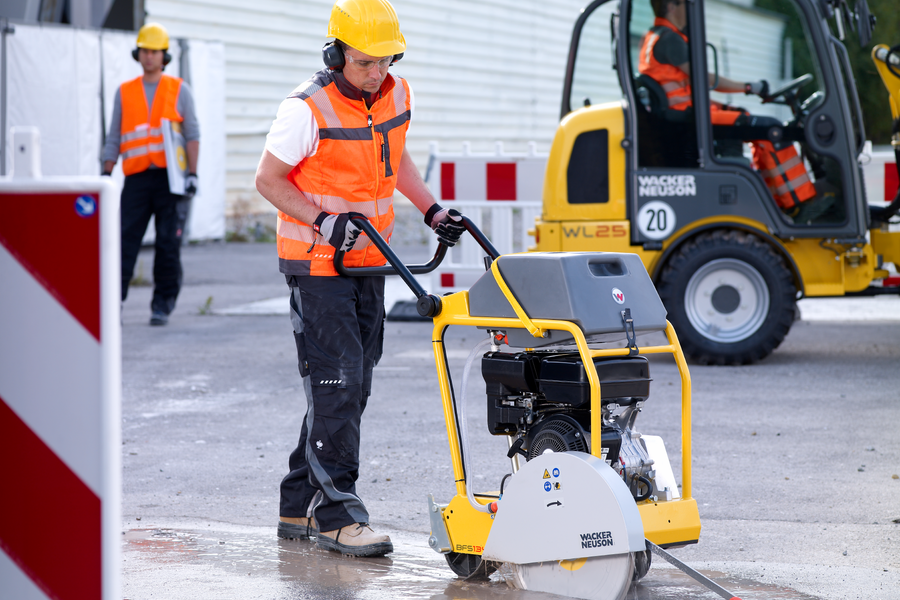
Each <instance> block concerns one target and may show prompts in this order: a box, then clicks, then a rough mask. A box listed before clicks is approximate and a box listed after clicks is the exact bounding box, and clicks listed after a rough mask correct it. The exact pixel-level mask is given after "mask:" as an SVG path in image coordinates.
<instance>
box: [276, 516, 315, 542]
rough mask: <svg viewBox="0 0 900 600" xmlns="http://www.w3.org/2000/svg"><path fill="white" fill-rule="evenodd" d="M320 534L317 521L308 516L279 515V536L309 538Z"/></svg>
mask: <svg viewBox="0 0 900 600" xmlns="http://www.w3.org/2000/svg"><path fill="white" fill-rule="evenodd" d="M317 535H319V530H318V529H316V522H315V521H314V520H313V519H312V518H309V519H307V518H306V517H279V519H278V537H280V538H284V539H286V540H308V539H309V538H311V537H316V536H317Z"/></svg>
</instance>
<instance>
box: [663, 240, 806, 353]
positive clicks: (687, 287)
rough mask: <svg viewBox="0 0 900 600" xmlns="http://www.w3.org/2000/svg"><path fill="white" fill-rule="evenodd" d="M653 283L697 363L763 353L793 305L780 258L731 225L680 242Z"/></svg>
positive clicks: (785, 327) (789, 318) (783, 330)
mask: <svg viewBox="0 0 900 600" xmlns="http://www.w3.org/2000/svg"><path fill="white" fill-rule="evenodd" d="M657 289H658V290H659V295H660V298H662V301H663V303H664V304H665V306H666V310H667V311H668V313H669V317H668V318H669V321H670V322H671V323H672V326H673V327H674V328H675V333H676V334H677V335H678V339H679V341H680V342H681V346H682V348H683V349H684V352H685V354H686V355H687V356H688V357H689V358H691V359H692V360H694V361H695V362H697V363H700V364H704V365H708V364H714V365H741V364H748V363H753V362H756V361H758V360H761V359H762V358H765V357H766V356H768V355H769V354H770V353H771V352H772V351H773V350H774V349H775V348H777V347H778V345H779V344H781V342H782V341H783V340H784V337H785V336H786V335H787V332H788V331H789V330H790V328H791V325H792V324H793V321H794V313H795V311H796V306H797V301H796V293H797V290H796V287H795V286H794V279H793V277H792V275H791V271H790V270H789V269H788V267H787V265H786V264H785V261H784V259H783V258H782V257H781V256H780V255H779V254H778V253H777V252H775V250H774V249H773V248H772V247H771V246H770V245H769V244H767V243H765V242H764V241H762V240H761V239H760V238H759V237H757V236H755V235H753V234H751V233H747V232H744V231H737V230H724V229H719V230H714V231H709V232H704V233H701V234H700V235H698V236H697V237H695V238H693V239H691V240H688V241H687V242H685V243H684V244H683V245H682V246H681V247H680V248H679V249H678V250H676V251H675V253H674V254H673V255H672V257H671V258H670V259H669V260H668V261H667V263H666V265H665V267H663V270H662V272H661V274H660V276H659V281H658V284H657Z"/></svg>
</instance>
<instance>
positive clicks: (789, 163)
mask: <svg viewBox="0 0 900 600" xmlns="http://www.w3.org/2000/svg"><path fill="white" fill-rule="evenodd" d="M752 152H753V164H754V166H755V167H756V169H757V171H759V174H760V175H762V177H763V180H765V182H766V186H767V187H768V188H769V191H770V192H771V193H772V196H773V197H774V198H775V202H776V203H778V206H780V207H781V208H793V207H795V206H797V205H798V204H800V203H801V202H805V201H806V200H809V199H810V198H812V197H814V196H815V195H816V188H815V186H814V185H813V184H812V181H810V178H809V174H808V173H807V172H806V166H805V165H804V164H803V159H801V158H800V156H799V155H798V154H797V150H796V149H795V148H794V145H793V144H789V145H787V146H785V147H784V148H782V149H781V150H775V146H773V145H772V143H771V142H769V141H765V140H759V141H755V142H753V143H752Z"/></svg>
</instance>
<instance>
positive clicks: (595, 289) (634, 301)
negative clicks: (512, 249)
mask: <svg viewBox="0 0 900 600" xmlns="http://www.w3.org/2000/svg"><path fill="white" fill-rule="evenodd" d="M497 261H498V262H497V267H498V268H499V269H500V274H501V275H502V276H503V280H504V281H505V282H506V285H507V286H508V287H509V289H510V290H511V291H512V293H513V295H514V296H515V298H516V300H517V301H518V302H519V304H520V305H521V306H522V308H523V309H524V310H525V313H526V314H527V315H528V316H529V317H530V318H532V319H556V320H563V321H572V322H574V323H576V324H577V325H578V326H579V327H580V328H581V330H582V331H583V332H584V335H585V337H586V338H588V340H589V341H593V342H609V341H616V340H624V339H625V328H624V325H623V323H622V311H624V310H625V309H626V308H627V309H630V310H631V316H632V319H634V330H635V333H636V334H642V333H651V332H654V331H664V330H665V328H666V309H665V307H664V306H663V303H662V301H661V300H660V299H659V294H657V293H656V288H655V287H654V286H653V282H652V281H651V280H650V276H649V275H648V274H647V270H646V269H645V268H644V264H643V263H642V262H641V259H640V258H639V257H638V256H637V255H636V254H625V253H619V252H529V253H523V254H508V255H505V256H501V257H500V258H498V259H497ZM469 314H470V315H472V316H473V317H505V318H516V313H515V311H514V310H513V308H512V306H511V305H510V303H509V302H508V301H507V300H506V297H505V296H504V295H503V292H502V291H501V290H500V287H499V286H498V285H497V282H496V280H495V279H494V275H493V273H491V272H490V271H487V272H485V274H484V275H482V276H481V278H480V279H479V280H478V281H476V282H475V285H473V286H472V288H471V289H470V290H469ZM506 333H507V338H508V340H509V345H510V346H513V347H521V348H537V347H541V346H548V345H553V344H561V343H567V342H571V341H572V336H571V335H570V334H569V333H567V332H565V331H559V330H552V331H548V332H546V337H544V338H536V337H534V336H532V335H531V334H530V333H529V332H528V330H527V329H507V331H506Z"/></svg>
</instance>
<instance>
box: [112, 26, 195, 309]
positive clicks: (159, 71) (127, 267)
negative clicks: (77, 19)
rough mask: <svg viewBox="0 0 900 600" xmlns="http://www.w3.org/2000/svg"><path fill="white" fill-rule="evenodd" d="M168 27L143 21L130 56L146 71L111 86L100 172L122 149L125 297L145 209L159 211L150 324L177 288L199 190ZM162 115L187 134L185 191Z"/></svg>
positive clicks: (188, 102) (189, 114)
mask: <svg viewBox="0 0 900 600" xmlns="http://www.w3.org/2000/svg"><path fill="white" fill-rule="evenodd" d="M168 49H169V34H168V33H167V32H166V30H165V28H163V26H162V25H159V24H157V23H148V24H146V25H144V26H143V27H141V29H140V31H139V32H138V37H137V48H135V50H134V51H132V56H133V57H134V59H135V60H136V61H138V62H140V63H141V67H143V69H144V74H143V75H142V76H140V77H137V78H135V79H132V80H131V81H126V82H125V83H123V84H122V85H121V86H120V87H119V89H118V91H117V92H116V99H115V104H114V105H113V115H112V120H111V122H110V126H109V133H108V134H107V136H106V144H105V145H104V147H103V157H102V160H103V174H104V175H110V174H111V173H112V170H113V167H115V165H116V161H117V160H118V158H119V155H121V156H122V170H123V171H124V172H125V186H124V187H123V188H122V301H123V302H124V301H125V298H126V297H127V296H128V284H129V283H130V282H131V278H132V275H133V274H134V264H135V262H136V261H137V256H138V252H139V251H140V248H141V240H143V239H144V234H145V233H146V232H147V225H148V224H149V223H150V217H151V216H154V215H155V216H156V244H155V255H154V258H153V300H152V301H151V302H150V324H151V325H165V324H166V323H168V322H169V314H170V313H171V312H172V310H173V309H174V308H175V301H176V299H177V298H178V292H179V291H180V290H181V279H182V269H181V235H182V233H183V231H184V224H185V220H186V219H187V214H188V208H189V203H190V199H191V198H192V197H193V196H194V194H196V193H197V157H198V155H199V153H200V127H199V125H198V123H197V114H196V112H195V111H194V99H193V96H192V95H191V89H190V87H189V86H188V84H186V83H184V82H183V81H182V80H181V79H179V78H177V77H170V76H168V75H164V74H163V69H165V67H166V65H167V64H168V63H169V61H171V60H172V57H171V55H169V52H168ZM162 119H169V120H170V121H173V122H177V123H180V124H181V128H182V134H183V135H184V139H185V141H186V144H185V145H186V148H185V151H186V154H187V165H188V176H187V178H186V180H185V194H184V195H183V196H182V195H178V194H173V193H171V192H170V191H169V176H168V172H167V171H166V167H167V165H166V153H165V150H164V148H163V134H162V122H161V121H162Z"/></svg>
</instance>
